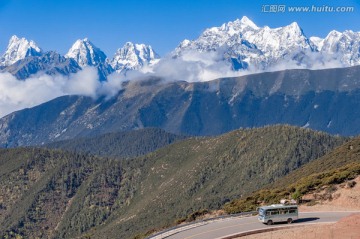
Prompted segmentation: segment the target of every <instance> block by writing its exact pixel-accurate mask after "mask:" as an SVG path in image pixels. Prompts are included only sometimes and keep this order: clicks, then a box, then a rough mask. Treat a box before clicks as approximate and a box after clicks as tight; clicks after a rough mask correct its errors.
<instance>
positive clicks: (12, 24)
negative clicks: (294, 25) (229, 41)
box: [0, 0, 360, 57]
mask: <svg viewBox="0 0 360 239" xmlns="http://www.w3.org/2000/svg"><path fill="white" fill-rule="evenodd" d="M359 2H360V1H355V0H288V1H285V0H282V1H279V0H256V1H241V0H182V1H181V0H178V1H171V0H167V1H165V0H128V1H114V0H102V1H92V0H88V1H84V0H57V1H55V0H32V1H30V0H0V52H1V53H2V52H4V51H5V48H6V46H7V43H8V40H9V38H10V37H11V36H12V35H14V34H16V35H18V36H19V37H26V38H28V39H32V40H34V41H35V42H36V43H38V45H39V46H40V47H42V48H43V49H44V50H56V51H58V52H59V53H61V54H64V53H66V52H67V50H68V49H69V48H70V46H71V45H72V44H73V43H74V42H75V40H76V39H79V38H85V37H88V38H89V39H90V40H91V41H92V42H93V43H94V44H95V45H97V46H98V47H99V48H101V49H102V50H103V51H105V53H106V54H107V55H108V56H109V57H112V55H113V54H114V53H115V51H116V49H117V48H119V47H121V46H123V45H124V43H125V42H127V41H132V42H136V43H146V44H150V45H152V46H153V48H154V49H155V50H156V51H157V52H158V53H159V54H160V55H164V54H166V53H167V52H169V51H171V50H173V49H174V48H175V47H176V46H177V45H178V44H179V42H180V41H182V40H183V39H185V38H187V39H194V38H197V36H198V35H199V34H200V33H201V32H202V31H203V30H204V29H205V28H208V27H212V26H220V25H221V24H222V23H225V22H228V21H233V20H235V19H237V18H241V17H242V16H245V15H246V16H248V17H249V18H250V19H252V20H253V21H254V22H255V23H256V24H257V25H258V26H264V25H268V26H270V27H279V26H284V25H288V24H290V23H291V22H294V21H296V22H298V23H299V25H300V26H301V27H302V28H303V30H304V32H305V34H306V35H307V36H312V35H317V36H320V37H325V36H326V34H327V33H328V32H329V31H330V30H333V29H336V30H339V31H343V30H346V29H351V30H354V31H360V24H359V23H360V4H359ZM277 4H281V5H286V7H289V6H312V5H315V6H352V7H354V12H352V13H329V12H327V13H290V12H288V11H286V12H285V13H268V12H267V13H266V12H262V7H263V6H268V5H277Z"/></svg>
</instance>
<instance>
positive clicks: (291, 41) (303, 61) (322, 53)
mask: <svg viewBox="0 0 360 239" xmlns="http://www.w3.org/2000/svg"><path fill="white" fill-rule="evenodd" d="M193 51H196V52H200V53H203V52H215V53H217V54H218V55H219V57H218V59H219V60H220V61H223V60H225V61H227V62H229V63H231V65H232V68H233V69H239V68H242V69H244V68H250V69H254V70H257V71H261V70H268V69H269V68H272V67H274V68H275V69H276V67H278V66H281V65H282V66H283V67H285V68H293V67H296V68H297V67H300V68H313V67H316V68H328V67H332V66H335V65H334V64H328V63H330V62H332V63H336V66H344V67H345V66H354V65H359V64H360V32H353V31H345V32H343V33H341V32H337V31H332V32H330V33H329V35H328V36H327V37H326V38H324V39H322V38H319V37H310V38H308V37H307V36H306V35H305V34H304V32H303V30H302V29H301V28H300V27H299V25H298V24H297V23H295V22H294V23H291V24H290V25H288V26H285V27H279V28H270V27H268V26H264V27H258V26H257V25H256V24H255V23H253V22H252V21H251V20H250V19H248V18H247V17H243V18H242V19H237V20H235V21H233V22H228V23H225V24H223V25H222V26H220V27H212V28H209V29H206V30H205V31H204V32H203V33H202V34H201V35H200V36H199V38H197V39H195V40H192V41H191V40H187V39H186V40H184V41H183V42H181V43H180V44H179V46H178V47H177V48H176V49H175V51H174V52H173V55H174V56H175V57H181V56H184V55H185V56H186V54H189V53H191V52H193Z"/></svg>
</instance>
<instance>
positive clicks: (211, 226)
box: [166, 212, 354, 239]
mask: <svg viewBox="0 0 360 239" xmlns="http://www.w3.org/2000/svg"><path fill="white" fill-rule="evenodd" d="M353 213H354V212H314V213H299V220H297V221H295V222H293V223H292V224H291V226H297V225H306V224H309V223H325V222H336V221H338V220H339V219H341V218H343V217H346V216H348V215H350V214H353ZM282 226H288V224H286V223H285V224H284V223H277V224H275V225H272V226H267V225H264V224H262V223H260V222H258V221H257V216H252V217H245V218H229V219H225V220H221V221H214V222H210V223H208V224H205V225H202V226H199V227H196V228H191V229H188V230H186V231H182V232H179V233H177V234H174V235H172V236H169V237H166V238H169V239H215V238H221V237H223V236H226V235H231V234H235V233H241V232H246V231H251V230H258V229H265V228H271V227H282Z"/></svg>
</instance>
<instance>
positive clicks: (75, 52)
mask: <svg viewBox="0 0 360 239" xmlns="http://www.w3.org/2000/svg"><path fill="white" fill-rule="evenodd" d="M65 57H67V58H72V59H74V60H75V61H76V62H77V63H78V64H79V66H81V67H84V66H98V65H99V64H101V63H105V62H106V55H105V53H104V52H103V51H101V50H100V49H99V48H97V47H96V46H95V45H94V44H93V43H92V42H91V41H89V39H88V38H84V39H79V40H77V41H76V42H75V43H74V44H73V45H72V47H71V48H70V49H69V51H68V53H67V54H66V55H65Z"/></svg>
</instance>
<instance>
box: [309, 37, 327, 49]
mask: <svg viewBox="0 0 360 239" xmlns="http://www.w3.org/2000/svg"><path fill="white" fill-rule="evenodd" d="M310 41H311V42H312V43H313V44H314V45H315V46H316V48H317V50H318V51H321V49H322V47H323V45H324V39H323V38H320V37H310Z"/></svg>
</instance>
